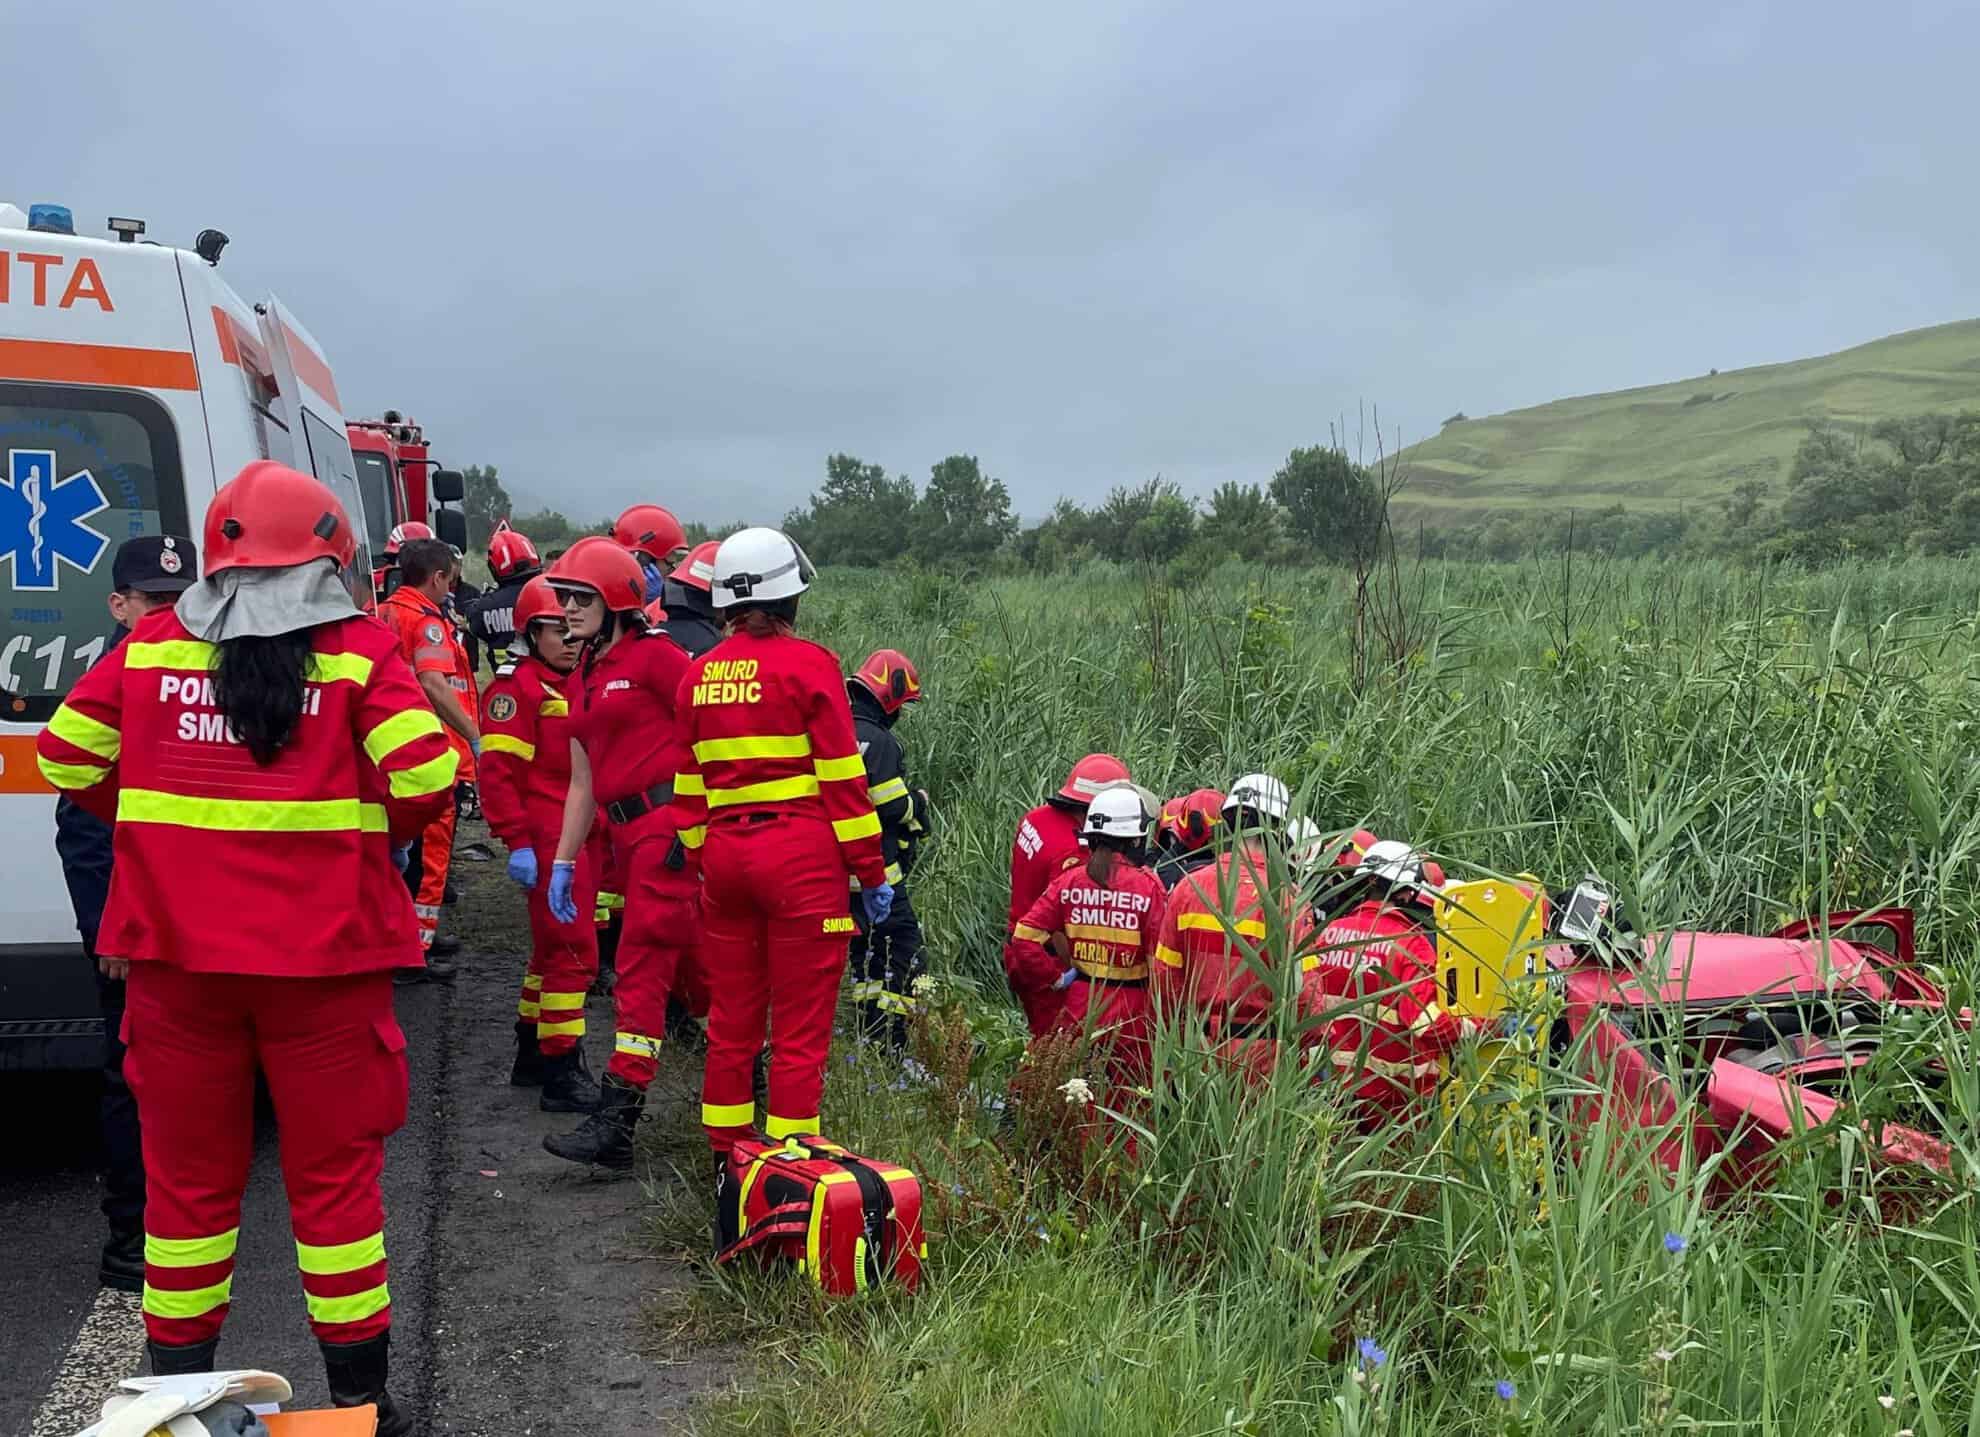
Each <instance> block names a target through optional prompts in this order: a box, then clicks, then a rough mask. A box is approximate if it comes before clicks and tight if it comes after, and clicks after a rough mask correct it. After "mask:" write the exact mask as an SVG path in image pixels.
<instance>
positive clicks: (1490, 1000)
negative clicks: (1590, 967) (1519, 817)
mask: <svg viewBox="0 0 1980 1437" xmlns="http://www.w3.org/2000/svg"><path fill="white" fill-rule="evenodd" d="M1544 902H1545V900H1544V899H1543V898H1542V897H1541V890H1540V883H1539V880H1538V879H1535V878H1531V877H1523V878H1522V879H1521V880H1520V881H1518V882H1512V881H1508V880H1505V879H1492V878H1481V879H1476V880H1473V881H1471V882H1468V883H1451V884H1446V885H1445V887H1444V890H1443V892H1442V893H1441V894H1439V895H1438V897H1437V908H1436V914H1437V993H1438V999H1439V1001H1440V1002H1442V1003H1443V1005H1444V1006H1445V1007H1446V1008H1448V1009H1449V1010H1450V1011H1451V1012H1453V1013H1458V1014H1462V1015H1464V1016H1466V1017H1471V1018H1496V1017H1498V1016H1499V1015H1500V1014H1502V1013H1504V1012H1505V1011H1506V1009H1507V1007H1508V1006H1510V996H1511V989H1512V985H1513V984H1514V983H1515V982H1517V981H1518V980H1519V979H1521V978H1530V977H1532V976H1533V975H1534V974H1536V973H1538V972H1539V971H1540V950H1541V946H1542V944H1543V943H1544V942H1545V938H1546V921H1545V917H1546V915H1545V913H1544V911H1543V907H1542V905H1543V904H1544Z"/></svg>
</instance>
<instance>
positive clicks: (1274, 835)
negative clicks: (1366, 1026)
mask: <svg viewBox="0 0 1980 1437" xmlns="http://www.w3.org/2000/svg"><path fill="white" fill-rule="evenodd" d="M1291 807H1292V798H1291V795H1290V794H1289V793H1288V792H1287V790H1286V786H1285V784H1283V783H1281V782H1280V781H1279V780H1278V779H1276V778H1273V777H1272V776H1271V775H1270V774H1263V773H1254V774H1250V775H1247V776H1246V777H1244V778H1241V779H1239V780H1238V781H1237V782H1236V783H1234V784H1232V785H1231V791H1230V794H1229V796H1228V797H1226V798H1225V800H1224V806H1223V818H1224V822H1225V824H1226V825H1227V826H1228V829H1229V832H1230V847H1229V849H1228V850H1227V851H1225V852H1224V853H1222V854H1220V855H1219V856H1218V858H1217V860H1216V862H1214V863H1212V864H1209V865H1207V866H1206V867H1203V868H1199V869H1198V870H1197V871H1196V872H1194V873H1192V874H1190V875H1189V876H1188V877H1186V878H1184V879H1183V880H1182V881H1181V882H1180V883H1178V884H1177V885H1176V888H1175V891H1174V892H1173V893H1171V894H1170V895H1169V903H1168V909H1167V911H1166V913H1165V914H1164V916H1163V919H1162V931H1161V938H1160V940H1159V941H1158V942H1157V944H1156V948H1155V959H1156V963H1155V1001H1156V1004H1157V1006H1158V1007H1159V1008H1160V1009H1161V1010H1162V1011H1164V1012H1168V1013H1173V1014H1176V1015H1177V1017H1178V1019H1179V1021H1181V1022H1182V1023H1183V1024H1185V1025H1186V1026H1188V1027H1191V1028H1195V1029H1197V1030H1199V1031H1201V1032H1202V1034H1203V1035H1204V1037H1205V1038H1206V1039H1208V1041H1209V1043H1210V1045H1211V1048H1212V1050H1213V1051H1214V1052H1216V1053H1218V1054H1219V1055H1220V1056H1221V1057H1223V1058H1224V1059H1225V1060H1226V1061H1229V1062H1231V1063H1234V1064H1236V1065H1238V1066H1240V1067H1242V1068H1244V1069H1246V1070H1247V1071H1250V1072H1252V1073H1257V1074H1262V1073H1265V1072H1268V1071H1270V1069H1271V1066H1272V1064H1273V1063H1274V1062H1276V1061H1277V1058H1278V1051H1279V1040H1280V1037H1281V1033H1280V1017H1281V1013H1280V1012H1279V999H1280V993H1279V991H1277V990H1278V988H1282V987H1283V986H1284V984H1283V983H1279V984H1277V985H1276V986H1275V983H1274V982H1272V981H1268V978H1269V977H1271V976H1273V969H1274V965H1275V964H1277V963H1279V962H1281V961H1285V962H1291V961H1294V957H1293V955H1296V954H1298V953H1299V952H1300V951H1301V946H1302V939H1303V937H1304V933H1305V922H1304V913H1303V909H1302V906H1301V905H1300V904H1299V903H1298V901H1297V898H1298V894H1297V889H1296V888H1295V886H1294V885H1293V884H1292V882H1291V881H1290V874H1289V872H1288V869H1287V865H1286V861H1285V857H1284V853H1283V848H1284V839H1285V824H1286V817H1287V814H1288V812H1289V811H1290V809H1291ZM1275 937H1276V938H1277V940H1278V941H1277V942H1276V943H1275V942H1274V939H1275ZM1281 945H1283V947H1284V958H1283V959H1281V957H1280V956H1279V954H1277V953H1276V952H1275V949H1276V948H1278V947H1279V946H1281ZM1298 978H1299V975H1298V974H1297V973H1294V974H1291V975H1288V979H1289V981H1291V982H1292V983H1294V984H1295V985H1296V984H1297V982H1298ZM1295 1011H1296V997H1295V999H1294V1001H1293V1002H1289V1003H1288V1006H1287V1014H1286V1016H1291V1015H1292V1014H1293V1013H1294V1012H1295ZM1284 1036H1286V1037H1291V1036H1293V1035H1292V1034H1285V1035H1284Z"/></svg>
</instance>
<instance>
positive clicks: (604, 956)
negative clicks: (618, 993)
mask: <svg viewBox="0 0 1980 1437" xmlns="http://www.w3.org/2000/svg"><path fill="white" fill-rule="evenodd" d="M619 926H620V918H619V915H618V914H617V913H614V914H613V915H612V921H611V922H610V923H608V924H606V925H605V926H604V927H603V928H601V929H599V930H598V976H597V977H595V978H593V979H592V980H591V996H592V997H594V998H609V997H611V996H612V990H613V989H614V988H616V987H618V986H619Z"/></svg>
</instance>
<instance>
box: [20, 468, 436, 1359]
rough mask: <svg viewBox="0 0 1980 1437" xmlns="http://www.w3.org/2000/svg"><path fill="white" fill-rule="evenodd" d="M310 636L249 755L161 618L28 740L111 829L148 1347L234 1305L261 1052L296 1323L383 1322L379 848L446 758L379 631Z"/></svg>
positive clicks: (390, 1122) (415, 946)
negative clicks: (301, 1303)
mask: <svg viewBox="0 0 1980 1437" xmlns="http://www.w3.org/2000/svg"><path fill="white" fill-rule="evenodd" d="M271 467H273V466H271ZM295 478H296V480H297V482H298V483H301V482H303V481H302V479H301V476H295ZM236 482H237V483H241V482H245V480H241V481H236ZM309 482H312V483H313V481H309ZM230 487H231V486H230ZM225 496H226V491H224V490H223V491H222V495H221V496H219V497H216V499H215V501H214V503H215V505H216V506H218V505H219V504H220V503H221V500H222V499H223V498H225ZM326 497H327V496H326ZM214 527H215V526H214V525H213V524H209V530H210V531H211V530H212V529H213V528H214ZM210 543H211V534H209V544H210ZM312 643H313V647H314V655H313V656H312V657H311V659H310V660H309V667H308V671H307V683H306V686H305V698H304V706H303V711H302V717H301V720H300V721H299V723H298V725H297V728H296V730H295V733H294V736H293V737H292V738H291V739H290V740H289V742H288V743H287V744H286V745H285V746H284V747H283V748H282V750H281V751H280V752H279V753H278V754H277V755H276V757H275V759H274V761H273V762H271V763H269V764H267V765H261V764H258V763H256V762H255V760H254V758H253V757H252V756H251V755H250V754H249V753H248V751H247V749H246V748H245V747H243V746H242V745H241V744H240V743H239V742H238V741H236V740H234V739H233V737H232V736H231V734H230V733H229V731H228V727H227V723H226V719H225V716H224V714H223V713H222V712H221V710H220V709H219V707H218V706H217V705H216V703H215V702H214V693H213V677H212V668H213V665H214V662H215V659H216V650H215V648H214V646H213V645H211V644H208V643H205V642H203V641H201V640H198V639H195V638H193V637H192V635H191V634H190V633H188V632H187V630H186V629H185V627H184V626H183V625H182V624H181V623H180V622H179V620H178V618H177V616H176V615H175V614H174V613H173V612H172V611H170V610H162V611H159V612H156V613H153V614H151V615H150V616H149V617H147V618H146V619H145V620H144V621H143V622H142V623H141V624H139V625H138V628H137V631H136V632H135V633H134V634H133V635H132V636H131V638H130V640H129V642H127V643H125V644H124V645H122V646H121V647H119V648H116V649H113V650H111V652H110V653H109V654H107V655H106V656H105V657H104V658H103V660H102V661H101V662H100V663H98V664H97V665H96V666H95V667H93V668H91V669H90V670H89V671H88V672H87V673H86V674H84V675H83V677H82V678H81V679H79V680H78V681H77V683H76V686H75V689H74V691H73V692H72V693H71V694H70V695H69V698H68V701H67V702H66V703H64V704H63V706H62V707H61V709H60V710H59V711H57V713H56V715H55V718H54V720H53V721H52V722H51V723H50V724H49V726H48V728H47V730H46V731H45V732H44V733H43V734H42V735H41V737H40V740H39V748H40V757H41V768H42V772H43V774H44V775H45V776H46V777H47V778H48V780H49V782H51V783H52V784H54V785H55V787H56V788H58V789H60V790H63V791H65V792H68V793H70V794H72V795H73V796H74V797H75V798H76V799H77V801H78V802H81V803H83V804H84V805H85V806H86V807H87V808H89V809H90V810H91V811H92V812H95V813H97V814H98V815H99V816H101V817H104V818H107V819H113V820H114V822H115V825H116V827H115V838H114V843H115V850H116V860H117V861H116V866H115V868H114V870H113V874H112V878H111V884H110V897H109V902H108V905H107V906H106V908H105V911H104V914H103V925H102V930H101V934H100V936H99V938H98V948H99V950H100V951H101V952H102V953H104V954H105V955H107V956H111V957H117V958H125V959H128V960H130V964H131V974H130V990H129V1007H128V1010H127V1013H126V1017H125V1035H124V1036H125V1041H126V1042H127V1043H128V1044H129V1047H130V1053H129V1056H128V1058H126V1060H125V1072H126V1074H127V1075H128V1077H129V1080H130V1084H131V1087H132V1089H133V1091H135V1092H136V1094H137V1098H138V1102H139V1105H140V1106H141V1107H142V1109H143V1112H144V1163H145V1171H146V1174H147V1187H148V1191H147V1201H146V1205H145V1287H144V1315H145V1325H146V1329H147V1332H148V1334H149V1336H150V1339H151V1341H152V1342H154V1343H157V1344H159V1345H161V1346H167V1347H189V1346H194V1345H197V1344H200V1343H204V1342H207V1341H211V1340H213V1339H214V1338H215V1337H217V1335H218V1333H219V1331H220V1326H221V1323H222V1322H223V1320H224V1319H225V1318H226V1315H227V1306H228V1302H229V1300H230V1296H231V1293H232V1286H233V1270H234V1247H235V1240H236V1237H237V1235H238V1232H239V1228H240V1216H241V1192H242V1189H243V1187H244V1186H245V1184H246V1182H247V1175H248V1165H249V1162H250V1159H251V1158H252V1156H253V1149H254V1101H255V1074H256V1071H257V1069H258V1070H259V1071H260V1072H261V1073H263V1074H265V1075H266V1078H267V1082H268V1089H269V1092H270V1095H271V1096H272V1098H273V1100H274V1104H275V1110H276V1115H277V1120H278V1121H279V1122H280V1123H281V1127H282V1174H283V1180H284V1182H285V1184H286V1186H287V1188H288V1194H289V1208H290V1218H291V1223H292V1226H293V1228H294V1231H295V1238H296V1256H297V1261H298V1263H299V1264H300V1266H301V1269H302V1285H303V1295H304V1299H305V1301H306V1302H307V1304H308V1309H309V1316H310V1322H311V1325H312V1327H313V1328H314V1329H315V1331H316V1334H317V1336H318V1337H319V1338H320V1339H322V1340H323V1341H325V1342H331V1343H340V1344H341V1343H357V1342H362V1341H364V1340H366V1339H369V1338H372V1337H375V1336H377V1335H378V1334H380V1333H382V1332H384V1331H385V1330H386V1329H387V1328H388V1327H389V1326H390V1325H391V1312H392V1309H391V1294H390V1291H389V1290H388V1288H387V1286H386V1267H385V1234H384V1205H383V1202H382V1200H381V1197H380V1193H379V1186H378V1180H379V1174H380V1172H381V1171H382V1169H383V1165H384V1156H385V1147H384V1142H385V1137H386V1135H387V1134H389V1133H391V1132H394V1131H395V1130H397V1129H398V1127H399V1126H400V1125H401V1124H402V1123H403V1122H404V1121H405V1114H406V1091H407V1088H406V1084H407V1073H406V1059H405V1037H404V1035H403V1034H402V1033H401V1032H400V1030H399V1025H398V1022H397V1020H396V1019H395V1018H394V1017H393V1012H392V981H391V975H390V970H391V969H393V968H396V967H412V966H417V965H418V964H419V963H420V961H421V959H420V947H419V939H418V933H417V929H416V927H415V925H414V922H413V914H412V904H411V900H410V898H409V897H408V895H407V893H406V889H405V885H404V883H403V882H401V881H400V880H399V875H398V872H397V870H396V869H395V868H394V866H393V863H392V845H393V844H394V843H403V842H410V841H411V839H412V837H413V835H414V834H416V833H418V832H419V831H420V829H421V828H423V827H424V826H425V825H426V824H427V823H428V822H430V821H431V819H432V817H433V815H434V814H435V813H437V812H438V811H439V810H440V809H441V807H443V806H444V805H446V804H447V803H449V802H450V800H451V796H452V793H453V788H454V779H455V759H454V755H453V753H452V752H451V751H450V750H449V748H448V746H447V743H446V740H445V739H444V738H443V737H442V735H441V731H440V723H439V720H438V719H436V718H435V717H434V715H433V712H432V710H431V709H430V708H428V707H427V704H426V701H425V697H424V695H422V693H421V692H420V689H419V686H418V684H416V683H415V682H414V680H413V676H412V674H411V672H410V671H409V670H408V669H407V667H406V664H405V662H404V660H402V659H401V658H400V657H399V654H398V651H397V649H396V647H395V646H394V644H393V641H392V636H391V635H390V634H389V633H387V632H386V631H385V630H384V629H382V628H380V627H379V626H378V625H377V624H376V623H374V622H373V621H372V620H370V619H369V618H362V617H355V616H354V617H352V618H350V619H347V620H341V621H337V622H332V623H327V624H324V625H322V626H320V627H319V628H317V629H316V630H315V631H314V632H313V634H312Z"/></svg>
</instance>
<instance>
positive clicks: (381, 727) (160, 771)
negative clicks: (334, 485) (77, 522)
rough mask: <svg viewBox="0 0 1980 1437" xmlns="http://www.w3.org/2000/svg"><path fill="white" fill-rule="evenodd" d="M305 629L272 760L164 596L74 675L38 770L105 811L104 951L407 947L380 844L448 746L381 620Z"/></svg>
mask: <svg viewBox="0 0 1980 1437" xmlns="http://www.w3.org/2000/svg"><path fill="white" fill-rule="evenodd" d="M311 641H312V644H313V646H314V649H315V652H314V654H313V655H312V657H311V658H310V661H309V671H308V681H307V684H306V688H305V699H304V707H303V714H302V718H301V720H300V721H299V722H298V724H297V725H296V730H295V733H294V735H293V736H292V737H291V738H290V740H289V743H288V745H287V746H286V747H285V748H284V749H283V750H282V752H281V753H280V754H278V755H277V756H276V758H275V761H274V762H273V763H271V764H269V765H267V766H266V767H263V766H262V765H260V764H258V763H256V762H255V761H254V758H253V756H252V755H250V754H249V753H248V751H247V749H246V748H245V747H244V746H243V745H242V744H240V743H239V742H237V741H236V740H235V739H234V738H233V736H232V735H231V734H230V733H229V732H228V729H227V722H226V717H225V715H224V714H222V713H221V711H220V709H219V708H218V706H217V705H216V704H215V703H214V701H213V684H212V672H211V671H212V667H213V664H214V662H215V660H216V658H217V656H218V651H217V649H216V648H215V646H214V645H212V644H208V643H205V642H203V641H201V640H198V639H195V638H193V637H192V635H191V634H189V633H188V632H187V631H186V628H185V626H184V625H183V624H181V623H180V622H179V620H178V617H177V615H175V614H174V613H172V612H171V611H170V610H163V611H160V612H158V613H154V614H151V615H150V616H148V617H147V618H146V619H145V620H144V621H143V622H142V623H140V624H139V625H138V627H137V631H136V632H135V633H133V634H132V635H131V637H130V640H129V641H128V642H126V643H124V644H122V645H121V646H119V647H118V648H116V649H114V650H112V651H111V652H110V653H109V654H107V655H105V656H104V658H103V660H102V661H101V662H100V663H98V664H97V665H96V666H95V667H94V668H92V669H90V670H89V672H88V673H86V674H84V675H83V676H82V678H81V679H79V680H77V682H76V686H75V688H74V690H72V691H71V692H70V694H69V697H68V700H67V702H65V703H64V704H63V705H62V707H61V708H60V709H58V710H57V711H56V714H55V717H54V718H53V719H52V720H51V721H50V722H49V725H48V727H47V729H46V730H44V731H43V732H42V734H41V736H40V739H39V741H38V747H39V754H40V760H41V771H42V774H43V775H44V776H45V777H46V778H47V779H48V781H49V782H50V783H52V784H54V785H55V787H56V788H58V789H61V790H62V791H64V792H66V793H69V794H70V795H72V796H73V797H74V798H75V799H76V801H77V802H79V803H81V804H83V805H84V806H85V807H86V808H88V809H89V810H90V811H91V812H93V813H96V814H97V815H98V816H100V817H103V818H105V819H111V820H114V822H115V824H116V827H115V830H114V835H113V840H112V841H113V843H114V851H115V854H116V866H115V868H114V869H113V870H112V874H111V880H110V898H109V902H108V904H107V905H106V906H105V908H104V912H103V926H102V928H101V930H100V932H99V934H98V937H97V948H98V950H99V951H100V952H102V953H104V954H106V955H107V956H110V957H114V958H128V959H131V960H133V961H156V962H163V963H172V964H176V965H177V966H179V967H181V968H185V969H188V970H190V971H193V972H203V973H256V974H265V975H269V976H275V977H311V978H318V977H336V976H340V975H343V974H347V973H364V972H370V971H373V970H376V969H381V968H393V967H401V966H410V965H415V964H418V963H419V962H420V950H419V935H418V930H417V929H416V927H415V926H414V923H413V912H412V897H411V895H410V894H409V893H407V891H406V885H405V883H404V881H403V880H402V879H401V878H400V876H399V872H398V869H397V868H396V867H395V866H394V865H393V862H392V844H393V842H401V843H403V842H410V841H411V840H412V838H413V837H414V836H415V835H417V834H418V833H419V832H420V830H421V829H423V828H424V827H425V826H426V825H427V824H428V823H429V822H431V821H432V820H433V818H434V817H435V816H437V815H438V814H439V813H440V812H441V811H442V810H443V809H445V808H446V806H447V804H448V803H449V802H451V801H452V797H453V790H454V774H455V770H456V761H455V756H454V753H453V751H452V750H451V749H450V748H449V747H448V746H447V740H446V738H445V736H444V735H443V734H442V733H441V730H440V721H439V719H437V718H435V717H434V715H433V710H432V709H430V708H429V707H427V703H426V696H425V694H424V693H422V692H421V690H420V687H419V685H418V683H416V682H415V681H414V679H413V676H412V671H411V670H410V669H408V668H407V667H406V662H405V660H404V659H402V658H400V657H399V653H398V646H397V644H396V643H395V641H394V639H393V636H392V634H391V633H390V632H389V631H388V630H386V629H385V628H384V627H383V626H381V625H380V624H379V623H377V622H376V621H375V620H373V619H369V618H362V617H355V616H354V617H352V618H349V619H343V620H339V621H338V622H336V623H331V624H324V625H322V626H320V627H318V628H317V629H316V630H315V631H314V632H313V634H312V635H311Z"/></svg>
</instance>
